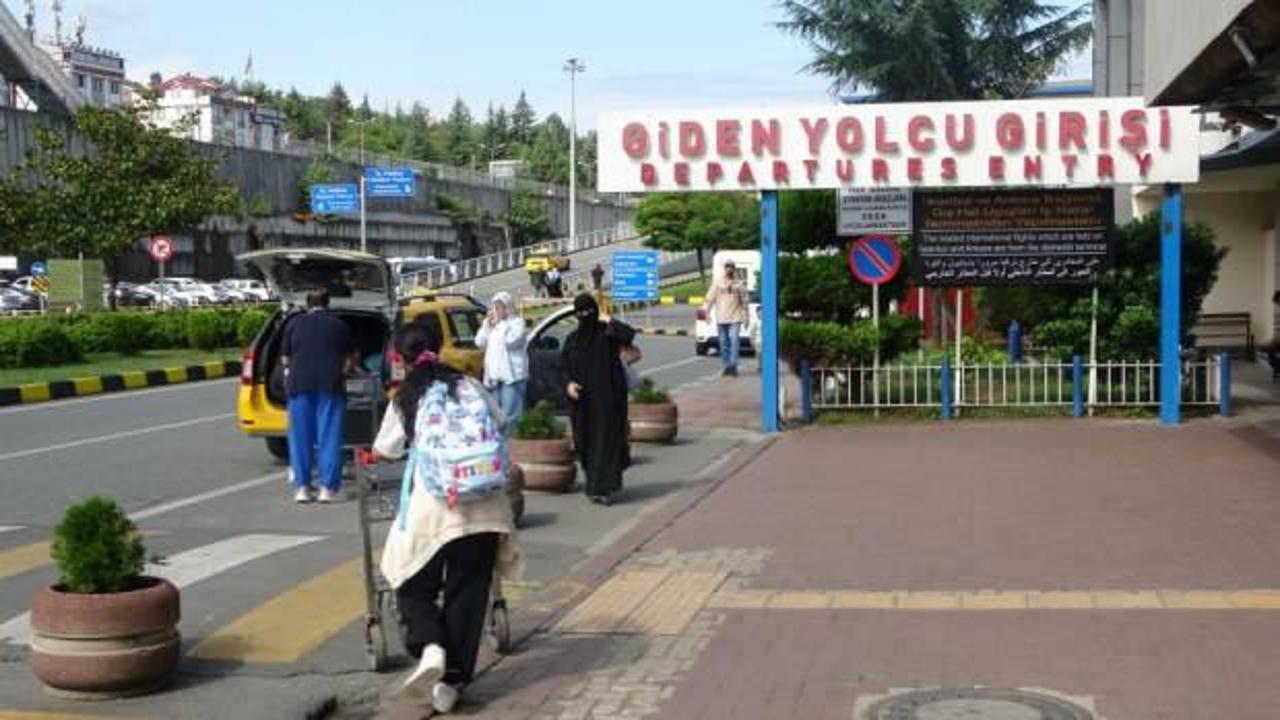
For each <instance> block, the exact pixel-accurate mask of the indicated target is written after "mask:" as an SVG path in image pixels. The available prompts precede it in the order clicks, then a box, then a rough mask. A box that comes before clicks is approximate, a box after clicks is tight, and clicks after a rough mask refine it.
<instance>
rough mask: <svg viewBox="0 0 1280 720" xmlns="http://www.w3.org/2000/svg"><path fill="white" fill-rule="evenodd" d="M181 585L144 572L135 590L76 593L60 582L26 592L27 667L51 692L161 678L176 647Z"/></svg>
mask: <svg viewBox="0 0 1280 720" xmlns="http://www.w3.org/2000/svg"><path fill="white" fill-rule="evenodd" d="M181 615H182V612H181V606H180V601H179V596H178V589H177V588H176V587H174V586H173V585H172V584H171V583H170V582H169V581H168V580H164V579H160V578H151V577H144V578H142V579H141V582H140V583H139V587H138V589H136V590H130V591H126V592H119V593H109V594H102V595H78V594H75V593H69V592H66V591H65V590H62V589H60V588H59V587H58V586H54V587H48V588H43V589H41V590H37V591H36V593H35V595H34V596H33V597H32V599H31V630H32V638H31V669H32V670H33V671H34V672H35V675H36V677H37V678H39V680H40V682H42V683H44V685H45V688H46V689H47V690H49V692H51V693H52V694H55V695H60V696H64V697H72V698H77V699H85V700H97V699H109V698H119V697H129V696H132V695H141V694H144V693H147V692H151V691H153V690H156V689H158V688H160V687H161V686H163V685H164V684H165V682H167V681H168V680H169V678H170V676H172V674H173V671H174V669H175V668H176V667H177V666H178V657H179V653H180V650H181V648H180V647H179V646H180V638H179V635H178V630H177V626H178V619H179V618H180V617H181Z"/></svg>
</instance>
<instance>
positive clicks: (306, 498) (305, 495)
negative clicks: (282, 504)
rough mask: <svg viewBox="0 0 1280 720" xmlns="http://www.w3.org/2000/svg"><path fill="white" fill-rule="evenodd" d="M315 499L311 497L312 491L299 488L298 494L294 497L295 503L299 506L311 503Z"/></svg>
mask: <svg viewBox="0 0 1280 720" xmlns="http://www.w3.org/2000/svg"><path fill="white" fill-rule="evenodd" d="M314 499H315V498H314V497H312V496H311V491H310V490H308V489H307V488H298V492H297V493H296V494H295V495H294V496H293V501H294V502H296V503H298V504H305V503H309V502H311V501H312V500H314Z"/></svg>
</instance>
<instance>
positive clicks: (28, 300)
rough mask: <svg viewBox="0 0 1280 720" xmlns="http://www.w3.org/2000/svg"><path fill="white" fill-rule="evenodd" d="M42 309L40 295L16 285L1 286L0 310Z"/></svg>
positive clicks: (23, 310)
mask: <svg viewBox="0 0 1280 720" xmlns="http://www.w3.org/2000/svg"><path fill="white" fill-rule="evenodd" d="M33 310H36V311H38V310H40V296H38V295H36V294H35V293H29V292H27V291H25V290H21V289H19V288H16V287H5V288H0V311H4V312H29V311H33Z"/></svg>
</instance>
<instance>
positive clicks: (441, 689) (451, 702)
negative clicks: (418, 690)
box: [431, 682, 458, 715]
mask: <svg viewBox="0 0 1280 720" xmlns="http://www.w3.org/2000/svg"><path fill="white" fill-rule="evenodd" d="M457 704H458V688H456V687H454V686H452V685H450V684H449V683H442V682H438V683H436V686H435V687H434V688H432V689H431V707H432V709H434V710H435V711H436V712H438V713H444V714H446V715H448V714H449V713H451V712H453V708H454V707H455V706H457Z"/></svg>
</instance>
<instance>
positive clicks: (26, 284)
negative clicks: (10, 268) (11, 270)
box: [9, 275, 43, 295]
mask: <svg viewBox="0 0 1280 720" xmlns="http://www.w3.org/2000/svg"><path fill="white" fill-rule="evenodd" d="M9 287H12V288H17V289H18V290H22V291H24V292H27V293H31V294H33V295H42V294H43V293H39V292H36V290H35V278H33V277H31V276H30V275H23V276H22V277H20V278H18V279H17V280H14V281H13V282H12V283H10V285H9Z"/></svg>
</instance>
